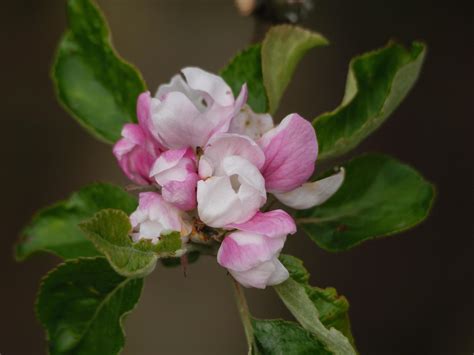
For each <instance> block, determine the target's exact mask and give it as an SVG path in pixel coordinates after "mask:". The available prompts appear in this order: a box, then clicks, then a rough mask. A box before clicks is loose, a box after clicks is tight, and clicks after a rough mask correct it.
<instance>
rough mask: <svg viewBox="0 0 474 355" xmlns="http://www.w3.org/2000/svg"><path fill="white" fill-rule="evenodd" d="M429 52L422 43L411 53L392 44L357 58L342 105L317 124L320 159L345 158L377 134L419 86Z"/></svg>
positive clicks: (414, 45)
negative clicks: (420, 75) (413, 89)
mask: <svg viewBox="0 0 474 355" xmlns="http://www.w3.org/2000/svg"><path fill="white" fill-rule="evenodd" d="M425 52H426V50H425V46H424V45H423V44H421V43H417V42H415V43H413V45H412V46H411V48H409V49H405V48H404V47H402V46H401V45H399V44H396V43H389V44H388V45H387V46H386V47H385V48H382V49H380V50H377V51H374V52H370V53H367V54H364V55H361V56H359V57H356V58H354V59H353V60H352V61H351V63H350V66H349V74H348V78H347V83H346V92H345V95H344V99H343V100H342V103H341V104H340V106H339V107H338V108H336V109H335V110H334V111H332V112H329V113H325V114H322V115H321V116H319V117H317V118H316V119H315V120H314V122H313V125H314V127H315V129H316V133H317V135H318V142H319V158H318V159H326V158H332V157H336V156H338V155H341V154H344V153H346V152H348V151H349V150H351V149H353V148H354V147H355V146H357V145H358V144H359V143H360V142H361V141H362V140H363V139H364V138H365V137H367V136H368V135H369V134H370V133H372V132H373V131H374V130H376V129H377V128H378V127H379V126H380V125H381V124H382V123H383V122H384V120H385V119H386V118H387V117H388V116H389V115H390V114H391V113H392V112H393V111H394V110H395V109H396V108H397V107H398V105H399V104H400V103H401V102H402V101H403V99H404V98H405V96H406V95H407V94H408V92H409V91H410V89H411V88H412V87H413V85H414V84H415V82H416V79H417V78H418V75H419V74H420V70H421V67H422V64H423V59H424V57H425Z"/></svg>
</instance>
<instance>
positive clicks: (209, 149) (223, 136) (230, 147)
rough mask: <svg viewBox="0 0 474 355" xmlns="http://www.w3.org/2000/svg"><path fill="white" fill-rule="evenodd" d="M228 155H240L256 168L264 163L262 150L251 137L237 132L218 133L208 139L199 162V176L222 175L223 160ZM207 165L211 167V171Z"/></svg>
mask: <svg viewBox="0 0 474 355" xmlns="http://www.w3.org/2000/svg"><path fill="white" fill-rule="evenodd" d="M229 156H239V157H242V158H244V159H246V160H247V161H249V162H250V163H251V164H253V165H254V166H256V167H257V168H258V169H260V168H262V166H263V164H264V163H265V155H264V154H263V151H262V150H261V149H260V147H259V146H258V144H257V143H255V142H254V141H253V140H252V139H250V138H249V137H247V136H243V135H239V134H230V133H220V134H217V135H215V136H214V137H212V138H211V139H210V140H209V142H208V144H207V146H206V148H205V150H204V155H203V158H204V159H202V163H201V162H200V164H199V175H200V176H201V178H206V177H208V176H210V175H222V173H223V172H222V168H223V166H222V164H223V160H224V159H225V158H226V157H229ZM209 167H212V170H213V171H212V172H211V171H210V169H209Z"/></svg>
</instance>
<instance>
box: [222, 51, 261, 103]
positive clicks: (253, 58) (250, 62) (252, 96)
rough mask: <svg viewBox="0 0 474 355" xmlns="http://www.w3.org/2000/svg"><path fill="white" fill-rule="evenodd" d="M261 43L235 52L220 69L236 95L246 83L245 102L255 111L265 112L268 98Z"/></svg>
mask: <svg viewBox="0 0 474 355" xmlns="http://www.w3.org/2000/svg"><path fill="white" fill-rule="evenodd" d="M261 48H262V45H261V44H255V45H253V46H250V47H249V48H247V49H245V50H243V51H242V52H240V53H239V54H237V55H236V56H235V57H234V58H233V59H232V60H231V62H230V63H229V64H228V65H227V66H226V67H225V68H224V69H223V70H221V75H222V77H223V78H224V80H225V81H226V83H227V84H228V85H229V86H230V87H231V88H232V91H233V93H234V95H235V96H236V97H237V95H238V94H239V92H240V89H241V88H242V85H243V84H244V83H247V88H248V101H247V103H248V104H249V106H250V107H251V108H252V110H253V111H255V112H266V111H267V109H268V100H267V95H266V93H265V88H264V86H263V76H262V64H261V61H262V59H261Z"/></svg>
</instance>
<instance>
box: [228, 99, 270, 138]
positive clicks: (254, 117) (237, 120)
mask: <svg viewBox="0 0 474 355" xmlns="http://www.w3.org/2000/svg"><path fill="white" fill-rule="evenodd" d="M272 128H273V119H272V116H270V115H269V114H268V113H262V114H258V113H255V112H253V111H252V109H251V108H250V106H248V105H245V106H244V107H243V108H242V109H241V110H240V112H239V113H238V114H237V115H236V116H235V117H234V118H233V119H232V121H231V123H230V127H229V133H237V134H242V135H246V136H248V137H250V138H251V139H253V140H257V139H259V138H261V137H262V136H263V134H264V133H266V132H268V131H269V130H271V129H272Z"/></svg>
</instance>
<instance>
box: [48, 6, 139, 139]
mask: <svg viewBox="0 0 474 355" xmlns="http://www.w3.org/2000/svg"><path fill="white" fill-rule="evenodd" d="M67 14H68V20H69V28H68V30H67V32H66V33H65V35H64V36H63V38H62V39H61V42H60V43H59V47H58V50H57V53H56V59H55V62H54V65H53V70H52V78H53V81H54V85H55V87H56V91H57V95H58V97H59V100H60V101H61V103H62V104H63V105H64V107H65V109H66V110H67V111H68V112H70V113H71V114H72V115H73V116H74V117H75V118H76V119H77V120H78V122H79V123H80V124H81V125H83V126H84V127H85V128H86V129H87V130H88V131H89V132H91V133H92V134H93V135H95V136H96V137H98V138H99V139H101V140H104V141H106V142H110V143H112V142H115V141H116V140H117V139H118V138H119V137H120V132H121V130H122V127H123V125H124V124H125V123H129V122H134V121H135V120H136V118H135V105H136V100H137V97H138V95H139V94H140V93H141V92H143V91H145V90H146V86H145V84H144V82H143V79H142V77H141V75H140V73H139V72H138V71H137V69H135V68H134V67H133V66H131V65H130V64H128V63H127V62H125V61H124V60H122V59H121V58H120V57H119V56H118V54H117V53H116V52H115V50H114V48H113V47H112V44H111V42H110V31H109V29H108V26H107V23H106V22H105V19H104V17H103V16H102V14H101V13H100V11H99V9H98V8H97V6H96V5H95V4H94V3H93V2H92V1H91V0H68V2H67Z"/></svg>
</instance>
